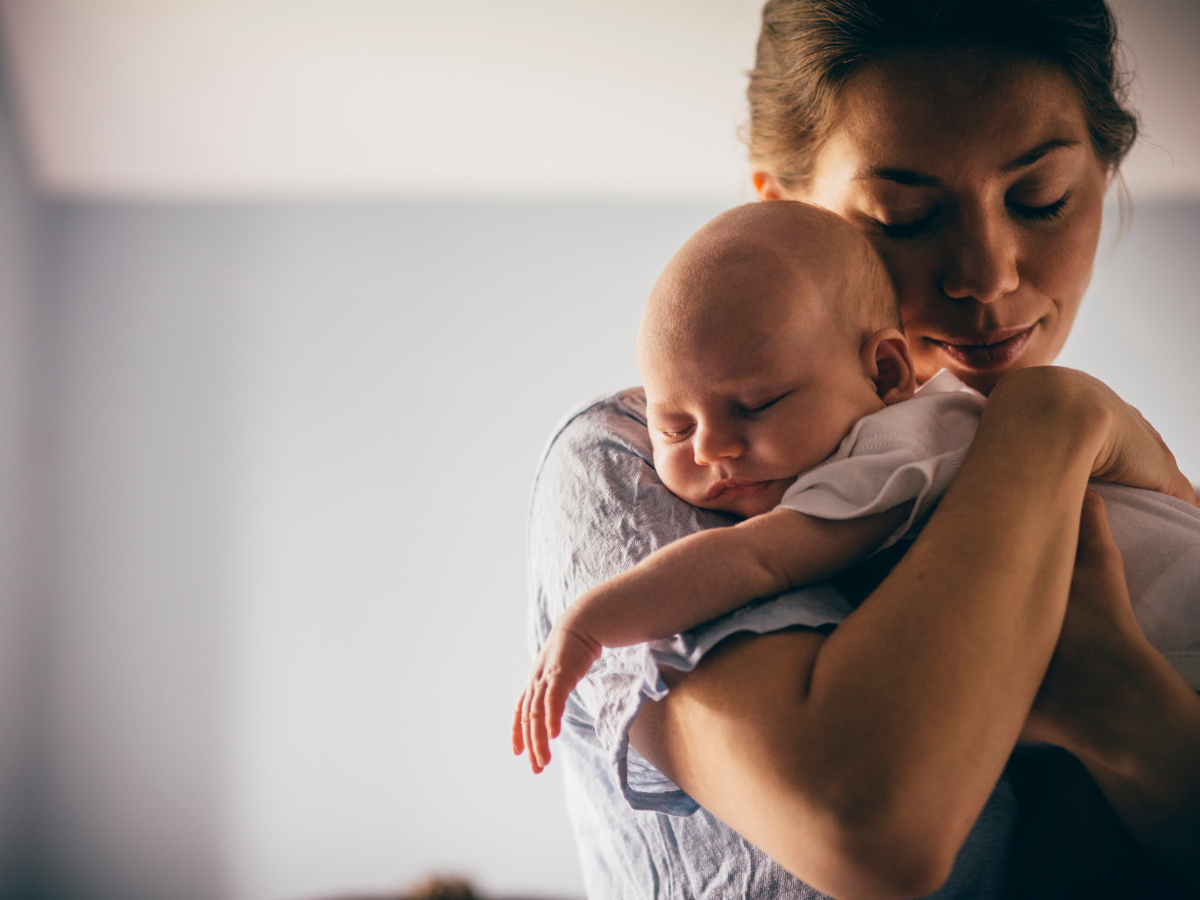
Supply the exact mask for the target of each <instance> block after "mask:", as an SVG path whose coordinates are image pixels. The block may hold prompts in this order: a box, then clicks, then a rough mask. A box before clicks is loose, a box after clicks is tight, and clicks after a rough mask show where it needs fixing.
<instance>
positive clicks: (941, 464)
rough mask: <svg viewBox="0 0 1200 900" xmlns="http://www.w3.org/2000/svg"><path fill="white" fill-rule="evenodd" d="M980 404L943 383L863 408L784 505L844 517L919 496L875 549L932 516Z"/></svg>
mask: <svg viewBox="0 0 1200 900" xmlns="http://www.w3.org/2000/svg"><path fill="white" fill-rule="evenodd" d="M982 406H983V401H982V398H981V397H979V396H978V395H975V394H973V393H968V392H965V391H946V392H936V393H927V394H923V395H921V394H918V395H917V396H916V397H913V398H912V399H910V400H906V401H904V402H903V403H898V404H896V405H894V406H889V407H887V408H885V409H883V410H881V411H879V412H877V413H874V414H873V415H869V416H866V417H864V418H862V419H860V420H859V421H858V422H857V423H856V424H855V426H854V428H853V429H852V430H851V432H850V434H848V435H847V436H846V438H845V439H844V440H843V441H842V443H841V446H839V447H838V450H837V452H836V453H834V455H833V456H831V457H830V458H829V459H828V460H826V461H825V462H823V463H822V464H821V465H819V466H817V467H816V468H814V469H811V470H809V471H808V472H805V473H804V474H803V475H801V476H800V477H799V478H797V479H796V481H795V483H794V484H793V485H792V486H791V487H790V488H788V490H787V492H786V493H785V494H784V495H783V499H782V500H781V501H780V503H779V505H780V507H782V508H784V509H792V510H795V511H796V512H801V513H805V514H807V515H810V516H815V517H817V518H821V519H837V520H843V519H855V518H859V517H861V516H869V515H873V514H875V513H880V512H884V511H885V510H889V509H892V508H893V507H896V506H899V505H900V504H902V503H906V502H908V501H910V500H912V501H915V502H914V503H913V509H912V512H911V513H910V514H909V516H908V519H907V520H906V521H905V522H904V523H903V524H902V525H900V526H899V527H898V528H897V529H896V530H895V531H893V532H892V533H891V534H890V535H889V536H888V538H887V539H886V540H885V541H884V542H883V544H881V545H880V547H879V548H878V549H879V550H882V549H884V548H886V547H890V546H891V545H892V544H894V543H896V541H898V540H900V538H901V537H903V536H904V535H905V534H906V533H909V532H910V531H912V530H913V529H914V528H915V527H916V526H918V525H920V523H922V522H923V521H924V520H925V519H926V518H928V517H929V514H930V513H932V512H933V509H934V507H936V506H937V503H938V501H939V500H940V499H941V498H942V495H943V494H944V493H945V492H946V489H947V488H948V487H950V483H951V482H952V481H953V480H954V476H955V475H957V474H958V469H959V467H960V466H961V465H962V461H963V458H964V457H965V456H966V454H967V449H968V448H969V446H970V443H971V438H972V437H973V436H974V434H975V430H976V428H977V427H978V424H979V413H980V410H981V409H982ZM876 552H878V550H877V551H876Z"/></svg>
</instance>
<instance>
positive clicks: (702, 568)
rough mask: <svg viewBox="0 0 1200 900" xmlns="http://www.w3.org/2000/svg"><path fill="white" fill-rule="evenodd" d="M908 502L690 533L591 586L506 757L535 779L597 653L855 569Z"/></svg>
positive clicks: (565, 620) (561, 632) (556, 644)
mask: <svg viewBox="0 0 1200 900" xmlns="http://www.w3.org/2000/svg"><path fill="white" fill-rule="evenodd" d="M911 509H912V503H911V502H908V503H903V504H901V505H900V506H897V507H894V508H893V509H889V510H887V511H885V512H882V513H878V514H876V515H873V516H866V517H863V518H859V519H847V520H844V521H835V520H831V519H818V518H814V517H813V516H807V515H804V514H803V513H798V512H794V511H793V510H790V509H776V510H773V511H772V512H769V513H766V514H764V515H761V516H755V517H754V518H751V519H747V520H745V521H744V522H740V523H738V524H737V525H734V526H732V527H730V528H713V529H709V530H707V531H701V532H698V533H697V534H693V535H689V536H688V537H686V538H683V539H681V540H678V541H675V542H674V543H673V544H669V545H667V546H666V547H664V548H662V549H661V550H658V551H656V552H655V553H652V554H650V555H649V556H648V557H646V558H645V559H644V560H642V561H641V562H640V563H638V564H637V565H636V566H634V567H633V568H632V569H630V570H629V571H627V572H624V573H622V574H621V575H618V576H617V577H616V578H612V579H610V580H609V581H606V582H604V583H603V584H601V585H598V586H597V587H594V588H592V589H591V590H590V591H588V592H587V593H585V594H583V595H582V596H581V597H580V598H579V599H578V600H576V601H575V602H574V603H572V604H571V605H570V606H569V607H568V608H567V610H566V611H565V612H564V613H563V614H562V615H561V616H560V617H559V618H558V621H557V622H555V624H554V628H553V629H551V632H550V635H549V636H548V637H547V639H546V643H545V645H544V646H543V647H542V650H541V652H540V653H538V656H537V659H536V660H535V661H534V664H533V670H532V671H531V672H530V674H529V680H528V682H527V683H526V686H525V690H524V692H523V693H522V695H521V699H520V700H519V701H518V702H517V709H516V712H515V714H514V716H513V734H512V737H513V752H515V753H521V752H522V750H524V749H525V745H526V740H525V737H524V734H525V727H524V724H523V723H528V726H529V732H528V733H529V736H530V738H531V740H530V742H529V743H530V744H531V746H530V747H529V750H530V762H531V764H532V765H533V768H534V771H541V769H542V768H544V767H545V765H546V763H548V762H549V761H550V751H549V738H550V737H557V736H558V732H559V726H560V723H561V720H562V714H563V709H564V708H565V706H566V702H567V696H568V695H569V694H570V693H571V691H572V690H574V688H575V685H576V684H578V683H579V681H580V679H582V678H583V676H584V675H586V674H587V671H588V669H589V668H591V665H592V663H594V662H595V661H596V659H597V658H598V657H599V656H600V651H601V649H602V648H604V647H624V646H628V645H630V644H640V643H642V642H644V641H653V640H658V639H659V638H665V637H669V636H671V635H672V634H676V633H677V632H680V631H687V630H688V629H689V628H694V627H695V626H697V625H700V624H702V623H704V622H708V621H710V620H711V619H715V618H717V617H718V616H721V615H724V614H725V613H727V612H730V611H732V610H734V609H737V608H738V607H739V606H742V605H744V604H746V603H748V602H750V601H751V600H754V599H755V598H757V597H769V596H771V595H772V594H778V593H780V592H781V591H785V590H787V589H788V588H791V587H797V586H799V585H802V584H809V583H811V582H814V581H820V580H822V579H824V578H828V577H830V576H832V575H835V574H837V573H838V572H840V571H842V570H843V569H845V568H847V567H848V566H850V565H852V564H853V563H855V562H857V561H858V560H860V559H861V558H863V557H864V556H866V555H867V554H869V553H870V552H871V551H872V550H874V549H875V548H876V547H878V546H879V545H880V544H881V543H883V541H884V540H885V539H886V538H887V537H888V535H890V534H891V533H892V532H893V531H895V530H896V529H897V528H898V527H899V526H900V525H902V524H903V523H904V521H905V520H906V519H907V518H908V515H909V512H910V511H911Z"/></svg>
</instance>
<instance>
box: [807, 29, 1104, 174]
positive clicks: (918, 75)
mask: <svg viewBox="0 0 1200 900" xmlns="http://www.w3.org/2000/svg"><path fill="white" fill-rule="evenodd" d="M1087 141H1088V131H1087V121H1086V119H1085V116H1084V113H1083V108H1082V105H1081V104H1080V102H1079V98H1078V94H1077V92H1076V89H1075V86H1074V83H1073V82H1072V81H1071V79H1070V76H1068V75H1067V74H1066V73H1065V72H1064V71H1063V70H1062V69H1061V68H1059V67H1057V66H1054V65H1052V64H1049V63H1046V62H1042V61H1039V60H1034V59H1016V60H1014V59H1011V58H1006V57H1004V56H1001V55H998V54H994V53H988V52H983V51H959V52H954V53H938V54H927V53H911V54H904V55H901V56H897V57H893V58H889V59H886V60H883V61H880V62H877V63H875V64H872V65H871V66H868V67H864V68H863V69H861V70H860V71H859V72H857V73H856V74H855V75H854V76H853V77H852V78H851V79H850V80H849V81H848V82H847V84H846V85H845V87H844V88H843V89H842V91H841V93H840V95H839V98H838V110H837V114H836V117H835V120H834V123H833V126H832V128H831V129H830V133H829V136H828V139H827V141H826V144H825V147H824V148H823V149H822V151H821V153H820V154H819V157H818V164H817V167H816V171H815V172H814V176H815V177H816V178H820V177H821V175H822V174H826V175H830V174H836V176H837V177H838V179H839V180H862V179H864V178H867V177H872V176H875V175H877V173H879V172H885V173H892V174H894V173H904V174H902V176H901V177H902V178H905V177H907V178H909V180H913V179H912V178H911V176H912V175H913V174H915V175H918V176H924V177H926V178H931V179H938V178H939V177H942V176H943V175H947V174H951V173H954V172H956V171H958V170H964V169H965V170H967V171H966V172H964V173H962V174H968V175H969V176H971V177H976V176H979V175H986V174H989V173H994V172H998V171H1000V170H1004V171H1009V170H1011V169H1012V168H1013V166H1014V164H1015V163H1019V162H1021V161H1022V160H1026V161H1028V160H1027V157H1029V156H1030V154H1034V155H1035V156H1036V153H1035V151H1039V150H1041V151H1043V152H1044V151H1048V150H1053V149H1058V148H1061V147H1071V146H1082V145H1086V144H1087ZM1088 146H1089V149H1090V145H1088ZM1039 158H1040V157H1039ZM1034 161H1036V159H1035V160H1034ZM892 180H900V179H896V178H892ZM901 183H904V182H903V181H901ZM917 183H919V182H917Z"/></svg>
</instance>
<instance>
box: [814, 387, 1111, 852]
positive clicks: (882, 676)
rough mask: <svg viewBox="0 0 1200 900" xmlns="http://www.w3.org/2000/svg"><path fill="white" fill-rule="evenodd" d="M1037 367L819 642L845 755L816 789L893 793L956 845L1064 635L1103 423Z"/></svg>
mask: <svg viewBox="0 0 1200 900" xmlns="http://www.w3.org/2000/svg"><path fill="white" fill-rule="evenodd" d="M1041 377H1043V376H1042V375H1038V374H1033V375H1032V376H1031V377H1029V378H1027V379H1025V381H1026V383H1025V384H1020V383H1018V384H1016V385H1014V386H1013V388H1014V389H1013V390H1008V391H1005V390H1002V389H1001V388H998V389H997V390H996V391H995V392H994V393H993V397H992V399H991V400H990V401H989V407H988V409H987V410H986V411H985V413H984V416H983V419H982V421H981V423H980V428H979V432H978V434H977V436H976V439H975V442H974V443H973V445H972V448H971V451H970V453H969V454H968V457H967V459H966V460H965V461H964V464H963V467H962V470H961V471H960V473H959V475H958V478H957V479H956V481H955V483H954V484H953V485H952V486H951V488H950V490H949V491H948V492H947V494H946V496H945V498H944V499H943V501H942V503H941V505H940V507H939V509H938V511H937V512H936V514H935V515H934V516H933V517H932V519H931V520H930V522H929V524H928V525H927V526H926V528H925V530H924V531H923V533H922V534H921V536H920V537H919V538H918V539H917V541H916V542H915V543H914V545H913V547H912V549H910V550H909V552H908V554H907V555H906V556H905V557H904V559H903V560H901V562H900V563H899V565H898V566H897V567H896V569H895V570H894V571H893V573H892V574H891V576H889V577H888V578H887V579H885V580H884V582H883V583H882V584H881V585H880V587H879V588H878V589H877V590H876V591H875V592H874V593H873V594H872V595H871V597H869V598H868V599H867V600H866V601H865V602H864V603H863V605H862V606H861V607H860V609H859V610H858V611H857V612H856V614H855V615H853V616H851V617H849V618H848V619H847V620H846V621H845V622H844V623H843V624H842V625H841V626H840V627H839V628H838V629H837V630H836V631H835V632H834V633H833V634H832V635H831V636H830V638H829V639H828V641H826V642H825V644H824V646H823V647H822V649H821V651H820V653H819V654H818V655H817V658H816V661H815V664H814V666H813V671H812V676H811V681H810V685H809V689H808V697H809V704H810V705H811V707H812V710H813V715H815V716H817V717H819V718H820V722H821V724H820V727H819V733H821V734H822V735H825V736H826V737H827V739H828V740H829V741H830V742H831V746H829V747H827V748H824V752H827V753H832V752H836V753H838V754H839V756H840V757H841V758H842V759H845V760H847V764H846V765H844V766H839V767H838V768H839V770H840V772H841V775H842V778H835V779H829V780H827V781H826V782H825V783H824V784H820V785H814V786H813V789H814V790H817V791H821V792H823V793H827V794H829V799H830V802H831V803H833V804H834V805H837V806H843V807H845V808H854V807H855V806H856V805H860V804H869V803H870V799H869V798H870V797H871V796H891V797H893V798H894V800H895V802H896V803H897V804H898V805H900V806H902V807H904V808H905V809H906V813H905V816H906V826H905V827H918V828H921V827H928V828H930V829H935V830H936V829H938V828H945V827H949V828H950V829H951V831H952V832H953V833H954V834H957V836H958V840H959V841H960V842H961V839H962V838H964V837H965V835H966V833H967V830H968V829H969V828H970V826H971V824H972V823H973V822H974V819H975V817H976V816H977V815H978V812H979V810H980V809H981V808H982V806H983V804H984V802H985V801H986V799H987V797H988V795H989V794H990V792H991V790H992V788H993V786H994V785H995V782H996V779H997V778H998V777H999V775H1000V772H1001V771H1002V770H1003V768H1004V765H1005V762H1006V761H1007V758H1008V755H1009V753H1010V752H1011V750H1012V747H1013V745H1014V743H1015V742H1016V739H1017V736H1018V734H1019V733H1020V731H1021V728H1022V726H1023V724H1024V722H1025V719H1026V717H1027V716H1028V713H1029V709H1030V707H1031V706H1032V704H1033V700H1034V697H1035V695H1036V694H1037V691H1038V687H1039V685H1040V683H1041V680H1042V677H1043V674H1044V673H1045V670H1046V667H1047V665H1048V663H1049V661H1050V658H1051V655H1052V654H1053V651H1054V647H1055V643H1056V641H1057V639H1058V634H1059V630H1060V628H1061V624H1062V621H1063V616H1064V614H1065V610H1066V604H1067V597H1068V592H1069V588H1070V583H1071V574H1072V570H1073V566H1074V558H1075V547H1076V540H1077V536H1078V529H1079V511H1080V508H1081V506H1082V502H1083V496H1084V492H1085V490H1086V484H1087V479H1088V476H1089V474H1090V473H1091V469H1092V465H1093V462H1094V459H1095V456H1096V453H1097V448H1098V447H1099V446H1100V444H1101V442H1102V440H1103V437H1102V436H1103V433H1104V427H1105V423H1104V422H1103V421H1101V420H1098V419H1097V416H1098V415H1099V413H1098V412H1097V410H1096V409H1094V408H1093V407H1091V406H1090V405H1087V404H1075V403H1074V398H1073V397H1072V396H1071V395H1070V394H1065V393H1058V384H1057V382H1056V376H1055V374H1054V373H1046V375H1045V376H1044V377H1045V378H1046V380H1047V381H1046V383H1039V382H1038V381H1037V380H1036V379H1038V378H1041ZM1002 388H1003V386H1002ZM864 775H865V776H866V777H864ZM843 779H844V780H843ZM914 811H921V812H923V816H924V818H925V821H921V818H922V816H920V815H918V819H917V821H912V819H911V816H912V815H913V813H914Z"/></svg>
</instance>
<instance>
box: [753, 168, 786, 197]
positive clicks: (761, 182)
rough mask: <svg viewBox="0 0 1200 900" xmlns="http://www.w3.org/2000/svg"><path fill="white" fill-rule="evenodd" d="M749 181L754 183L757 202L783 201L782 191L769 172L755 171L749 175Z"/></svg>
mask: <svg viewBox="0 0 1200 900" xmlns="http://www.w3.org/2000/svg"><path fill="white" fill-rule="evenodd" d="M750 180H751V181H752V182H754V190H755V191H757V192H758V199H759V200H782V199H783V189H782V188H780V187H779V182H778V181H776V180H775V176H774V175H772V174H771V173H770V172H764V171H762V170H761V169H755V170H754V172H752V173H751V175H750Z"/></svg>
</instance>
